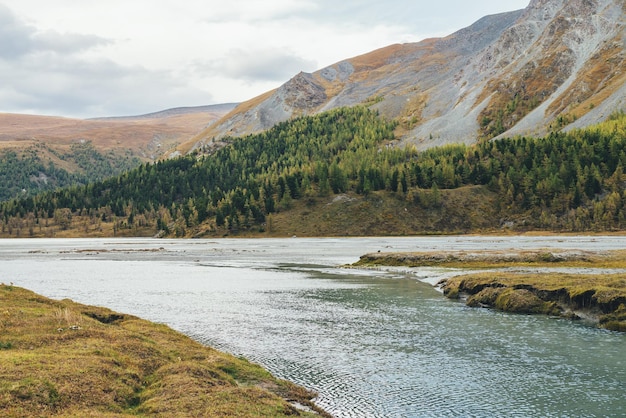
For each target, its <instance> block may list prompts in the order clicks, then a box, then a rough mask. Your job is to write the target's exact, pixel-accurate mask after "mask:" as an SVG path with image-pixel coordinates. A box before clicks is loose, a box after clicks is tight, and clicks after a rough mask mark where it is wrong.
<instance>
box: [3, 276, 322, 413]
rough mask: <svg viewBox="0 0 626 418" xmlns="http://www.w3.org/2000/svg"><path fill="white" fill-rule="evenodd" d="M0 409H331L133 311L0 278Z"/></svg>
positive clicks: (307, 393)
mask: <svg viewBox="0 0 626 418" xmlns="http://www.w3.org/2000/svg"><path fill="white" fill-rule="evenodd" d="M0 306H1V309H0V331H1V332H0V411H2V413H3V414H6V415H7V416H66V417H82V416H91V417H109V416H138V415H150V416H163V417H166V416H172V415H176V416H180V415H181V414H183V415H185V416H241V417H258V416H267V417H274V416H276V417H281V416H284V417H288V416H289V417H293V416H301V417H330V415H329V414H328V413H327V412H325V411H323V410H322V409H321V408H319V407H318V406H317V405H315V404H314V403H313V399H314V398H315V397H316V394H315V393H314V392H311V391H309V390H307V389H305V388H303V387H301V386H298V385H296V384H294V383H291V382H288V381H285V380H281V379H277V378H275V377H274V376H272V375H271V374H270V373H269V372H268V371H267V370H265V369H263V368H262V367H261V366H259V365H256V364H253V363H250V362H248V361H247V360H245V359H243V358H239V357H235V356H232V355H229V354H226V353H223V352H220V351H218V350H215V349H213V348H211V347H208V346H204V345H202V344H200V343H199V342H196V341H194V340H192V339H191V338H189V337H187V336H185V335H183V334H181V333H179V332H176V331H174V330H172V329H171V328H169V327H167V326H166V325H161V324H156V323H153V322H150V321H147V320H143V319H140V318H138V317H135V316H133V315H127V314H123V313H117V312H113V311H111V310H109V309H107V308H103V307H96V306H89V305H83V304H80V303H76V302H73V301H71V300H68V299H64V300H61V301H58V300H53V299H49V298H46V297H43V296H41V295H38V294H36V293H34V292H32V291H30V290H27V289H23V288H20V287H16V286H13V285H12V284H9V285H6V284H0Z"/></svg>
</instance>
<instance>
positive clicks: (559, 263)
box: [355, 250, 626, 332]
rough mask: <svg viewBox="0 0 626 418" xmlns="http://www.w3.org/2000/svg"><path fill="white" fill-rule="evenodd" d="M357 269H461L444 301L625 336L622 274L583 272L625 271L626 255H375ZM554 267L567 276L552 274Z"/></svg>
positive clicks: (447, 284) (447, 286)
mask: <svg viewBox="0 0 626 418" xmlns="http://www.w3.org/2000/svg"><path fill="white" fill-rule="evenodd" d="M355 265H356V266H361V267H363V266H385V265H387V266H406V267H425V266H427V267H441V268H455V269H463V272H459V275H458V276H455V277H453V278H450V279H447V280H446V281H444V282H443V283H440V285H441V286H442V288H443V291H444V294H445V295H446V296H447V297H449V298H454V299H456V298H459V299H464V300H466V303H467V304H468V305H469V306H474V307H490V308H496V309H500V310H503V311H507V312H515V313H525V314H546V315H555V316H563V317H568V318H571V319H580V318H586V319H590V320H592V321H594V322H596V323H597V324H598V326H600V327H602V328H606V329H610V330H615V331H622V332H626V273H624V272H618V273H611V274H609V273H606V274H604V273H602V274H601V273H595V272H593V270H581V269H624V268H626V251H607V252H589V251H580V250H569V251H554V250H534V251H515V252H512V251H474V252H472V251H456V252H454V251H453V252H445V253H434V252H421V253H375V254H367V255H365V256H363V257H361V260H359V262H357V263H356V264H355ZM557 267H558V268H568V272H567V273H564V272H562V271H560V272H558V271H551V270H550V269H551V268H557ZM529 268H530V269H533V268H534V269H538V270H537V272H529V271H530V270H529ZM577 269H578V270H579V271H576V270H577ZM590 271H591V273H590Z"/></svg>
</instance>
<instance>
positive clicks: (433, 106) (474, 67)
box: [184, 0, 626, 149]
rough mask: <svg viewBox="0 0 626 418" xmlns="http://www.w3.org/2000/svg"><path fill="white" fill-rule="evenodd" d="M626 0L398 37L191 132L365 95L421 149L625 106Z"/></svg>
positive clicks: (569, 123)
mask: <svg viewBox="0 0 626 418" xmlns="http://www.w3.org/2000/svg"><path fill="white" fill-rule="evenodd" d="M625 4H626V3H625V2H624V1H623V0H532V1H531V2H530V4H529V5H528V7H527V8H526V9H523V10H518V11H513V12H508V13H501V14H497V15H492V16H487V17H484V18H482V19H480V20H479V21H477V22H476V23H474V24H473V25H471V26H470V27H468V28H465V29H462V30H460V31H458V32H456V33H454V34H452V35H450V36H447V37H445V38H436V39H426V40H424V41H421V42H418V43H410V44H401V45H400V44H397V45H391V46H388V47H386V48H382V49H379V50H376V51H373V52H370V53H368V54H365V55H362V56H358V57H355V58H350V59H346V60H344V61H341V62H338V63H336V64H333V65H331V66H329V67H326V68H323V69H321V70H319V71H316V72H314V73H312V74H310V73H303V72H301V73H299V74H297V75H295V76H294V77H293V78H292V79H291V80H289V81H288V82H287V83H285V84H284V85H282V86H281V87H279V88H278V89H276V90H273V91H269V92H267V93H265V94H263V95H261V96H259V97H256V98H254V99H252V100H249V101H247V102H244V103H242V104H240V105H239V106H237V107H236V108H235V109H234V110H233V111H232V112H230V113H229V114H227V115H226V116H224V117H223V118H222V119H221V120H219V121H218V122H216V123H215V124H213V125H211V126H210V127H208V128H207V129H206V130H204V131H203V132H202V133H200V134H199V135H197V136H196V137H194V138H193V139H192V141H191V142H190V143H188V144H186V148H184V149H197V148H201V147H210V146H211V143H212V141H215V140H219V139H221V138H222V137H225V136H241V135H246V134H250V133H257V132H261V131H264V130H267V129H269V128H270V127H272V126H274V125H275V124H276V123H278V122H282V121H285V120H288V119H290V118H293V117H296V116H300V115H312V114H317V113H320V112H323V111H327V110H330V109H334V108H338V107H342V106H354V105H357V104H365V105H367V106H369V107H371V108H372V109H375V110H377V111H379V112H380V114H382V115H384V116H386V117H388V118H390V119H393V120H396V121H398V122H399V127H398V129H397V132H396V134H397V137H398V138H400V139H401V141H402V142H404V143H411V144H415V145H416V146H417V147H418V148H420V149H425V148H429V147H432V146H436V145H442V144H446V143H457V142H463V143H466V144H469V143H473V142H476V141H477V140H478V139H489V138H493V137H497V136H503V135H506V136H513V135H518V134H519V135H535V136H540V135H544V134H546V133H549V132H551V131H555V130H560V129H570V128H572V127H584V126H589V125H592V124H594V123H597V122H599V121H602V120H605V119H606V118H607V117H608V116H609V115H610V114H611V113H612V112H613V111H615V110H617V109H620V108H623V107H624V106H626V83H625V81H626V72H625V71H624V69H625V68H626V63H625V58H626V56H625V51H624V41H625V39H626V35H625V33H624V10H625V8H626V5H625Z"/></svg>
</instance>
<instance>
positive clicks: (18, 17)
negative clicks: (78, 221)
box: [0, 0, 530, 118]
mask: <svg viewBox="0 0 626 418" xmlns="http://www.w3.org/2000/svg"><path fill="white" fill-rule="evenodd" d="M529 1H530V0H505V1H503V0H474V1H471V2H469V1H467V0H436V1H433V0H427V1H422V0H386V1H384V2H383V1H381V0H377V1H371V0H359V1H357V0H263V1H260V0H225V1H224V0H220V1H218V0H107V1H102V0H98V1H95V0H81V1H76V0H54V1H50V0H0V112H9V113H25V114H38V115H54V116H65V117H76V118H89V117H99V116H129V115H139V114H144V113H150V112H154V111H159V110H164V109H168V108H173V107H182V106H201V105H208V104H218V103H229V102H241V101H245V100H248V99H251V98H253V97H255V96H257V95H259V94H262V93H264V92H266V91H268V90H271V89H274V88H276V87H278V86H280V85H281V84H283V83H285V82H286V81H288V80H289V79H290V78H291V77H293V76H294V75H295V74H297V73H299V72H300V71H305V72H313V71H316V70H318V69H321V68H324V67H326V66H328V65H331V64H334V63H336V62H338V61H341V60H344V59H347V58H351V57H355V56H357V55H360V54H364V53H366V52H370V51H372V50H374V49H377V48H381V47H384V46H387V45H391V44H394V43H405V42H418V41H420V40H422V39H425V38H430V37H440V36H446V35H449V34H451V33H453V32H455V31H457V30H459V29H462V28H464V27H466V26H469V25H470V24H472V23H473V22H475V21H476V20H478V19H480V18H481V17H483V16H486V15H489V14H495V13H501V12H505V11H511V10H517V9H522V8H524V7H526V6H527V5H528V3H529Z"/></svg>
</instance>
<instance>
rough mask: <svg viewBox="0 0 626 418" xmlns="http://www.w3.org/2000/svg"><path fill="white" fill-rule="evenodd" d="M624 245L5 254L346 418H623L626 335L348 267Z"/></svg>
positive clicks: (78, 245)
mask: <svg viewBox="0 0 626 418" xmlns="http://www.w3.org/2000/svg"><path fill="white" fill-rule="evenodd" d="M625 243H626V239H621V238H606V239H604V238H584V237H583V238H577V239H572V240H568V241H563V240H562V239H556V238H537V237H534V238H513V239H511V238H502V239H500V238H482V237H481V238H476V237H461V238H455V237H446V238H413V239H406V238H405V239H382V238H381V239H375V238H368V239H328V240H322V239H320V240H300V239H296V240H214V241H203V240H199V241H155V240H58V241H53V240H43V241H32V240H24V241H2V240H0V262H1V264H0V266H1V267H0V281H4V282H8V281H12V282H14V283H15V284H16V285H19V286H23V287H27V288H30V289H32V290H35V291H37V292H39V293H42V294H45V295H47V296H50V297H55V298H65V297H69V298H72V299H75V300H77V301H80V302H83V303H90V304H97V305H105V306H108V307H111V308H112V309H115V310H119V311H123V312H128V313H132V314H135V315H139V316H142V317H144V318H147V319H150V320H154V321H158V322H164V323H167V324H169V325H171V326H172V327H174V328H176V329H178V330H180V331H182V332H185V333H186V334H188V335H190V336H192V337H194V338H196V339H198V340H200V341H202V342H204V343H206V344H208V345H211V346H214V347H217V348H220V349H222V350H225V351H228V352H231V353H233V354H237V355H243V356H245V357H247V358H249V359H251V360H252V361H255V362H258V363H260V364H262V365H263V366H265V367H267V368H268V369H270V370H271V371H272V372H273V373H274V374H275V375H277V376H279V377H282V378H285V379H288V380H291V381H294V382H296V383H299V384H302V385H304V386H306V387H308V388H311V389H314V390H316V391H317V392H318V393H319V398H318V400H317V402H318V404H319V405H320V406H322V407H324V408H326V409H327V410H328V411H330V412H331V413H333V414H334V415H335V416H338V417H415V416H442V417H446V416H450V417H452V416H455V417H456V416H559V417H560V416H624V415H626V398H625V397H624V395H623V390H624V387H626V336H624V335H623V334H617V333H611V332H606V331H601V330H596V329H593V328H589V327H585V326H584V325H582V324H578V323H573V322H570V321H566V320H561V319H555V318H545V317H541V316H520V315H508V314H503V313H499V312H494V311H490V310H480V309H470V308H466V307H465V306H463V305H462V304H460V303H457V302H453V301H449V300H446V299H445V298H443V297H442V296H441V294H440V293H439V292H438V291H436V290H435V289H434V288H433V287H432V286H430V285H428V284H425V283H421V282H419V281H417V280H415V279H414V278H415V277H417V276H419V277H420V278H425V279H427V278H429V277H430V278H432V277H433V276H436V275H437V274H440V273H441V271H439V272H437V271H436V270H431V271H429V270H420V271H417V272H416V271H412V272H406V271H389V272H385V271H361V270H356V271H353V270H345V269H338V268H336V267H337V265H340V264H344V263H350V262H354V261H356V260H357V259H358V256H359V255H361V254H363V253H366V252H370V251H377V250H379V249H381V250H383V251H385V250H389V251H410V250H441V251H445V250H448V249H466V248H472V249H477V248H498V249H500V248H539V247H559V246H562V247H563V248H584V249H592V248H620V247H623V246H624V245H623V244H625ZM85 250H89V251H85ZM146 250H148V251H146Z"/></svg>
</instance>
